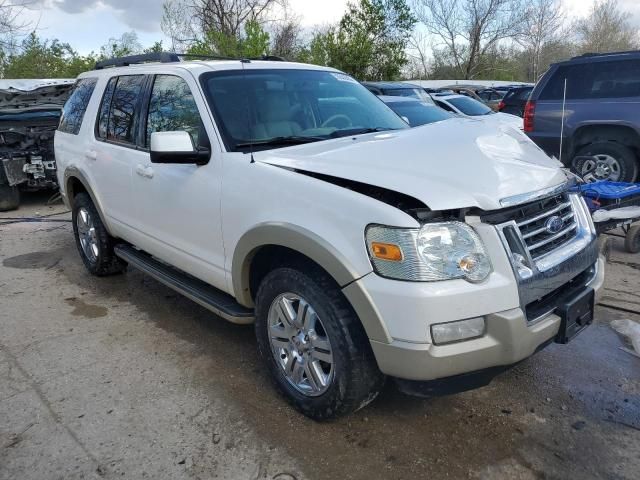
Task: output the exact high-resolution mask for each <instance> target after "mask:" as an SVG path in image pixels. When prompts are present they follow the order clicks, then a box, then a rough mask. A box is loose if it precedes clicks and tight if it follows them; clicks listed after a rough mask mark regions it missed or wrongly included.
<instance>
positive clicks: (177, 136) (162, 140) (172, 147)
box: [151, 131, 211, 165]
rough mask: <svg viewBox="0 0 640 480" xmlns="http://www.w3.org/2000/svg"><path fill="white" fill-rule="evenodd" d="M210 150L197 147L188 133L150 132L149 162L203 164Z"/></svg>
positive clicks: (207, 158)
mask: <svg viewBox="0 0 640 480" xmlns="http://www.w3.org/2000/svg"><path fill="white" fill-rule="evenodd" d="M210 157H211V151H210V150H209V149H206V148H201V147H200V148H197V147H195V146H194V145H193V140H192V139H191V135H189V133H187V132H184V131H180V132H153V133H152V134H151V163H178V164H195V165H205V164H206V163H208V162H209V158H210Z"/></svg>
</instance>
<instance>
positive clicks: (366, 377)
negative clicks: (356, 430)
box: [255, 265, 385, 420]
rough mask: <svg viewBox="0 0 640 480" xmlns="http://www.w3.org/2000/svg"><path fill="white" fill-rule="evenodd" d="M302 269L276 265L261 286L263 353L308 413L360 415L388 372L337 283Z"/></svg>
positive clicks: (282, 386) (285, 391) (285, 390)
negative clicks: (306, 327) (358, 412)
mask: <svg viewBox="0 0 640 480" xmlns="http://www.w3.org/2000/svg"><path fill="white" fill-rule="evenodd" d="M297 268H299V267H297ZM297 268H290V267H281V268H277V269H275V270H273V271H271V272H270V273H269V274H267V276H266V277H265V278H264V280H263V281H262V283H261V284H260V287H259V289H258V293H257V295H256V324H255V329H256V336H257V339H258V348H259V351H260V354H261V356H262V358H263V361H264V362H265V364H266V365H267V366H268V369H269V372H270V374H271V378H272V379H273V381H274V383H275V385H276V387H277V389H278V390H279V392H280V393H281V394H282V395H283V396H284V397H285V398H286V399H287V400H288V401H289V403H291V404H292V405H293V406H294V407H295V408H296V409H297V410H298V411H300V412H301V413H303V414H304V415H306V416H308V417H310V418H312V419H314V420H327V419H331V418H336V417H339V416H342V415H346V414H348V413H352V412H355V411H357V410H359V409H361V408H363V407H365V406H366V405H367V404H369V403H370V402H372V401H373V400H374V399H375V398H376V396H377V395H378V393H379V392H380V389H381V388H382V386H383V385H384V380H385V377H384V375H383V374H382V373H381V372H380V370H379V369H378V366H377V364H376V361H375V358H374V356H373V352H372V351H371V347H370V344H369V339H368V338H367V336H366V334H365V332H364V329H363V327H362V325H361V323H360V321H359V319H358V317H357V316H356V314H355V312H354V311H353V309H352V308H351V305H350V304H349V303H348V302H347V300H346V298H345V297H344V295H343V294H342V292H341V291H340V288H339V287H338V285H336V283H335V282H334V281H333V279H331V278H330V277H329V276H328V275H327V274H326V273H325V272H323V271H322V270H320V269H319V268H317V267H315V266H313V265H309V267H308V268H307V266H303V267H302V268H301V269H300V270H299V269H297ZM283 306H284V308H285V310H282V308H283ZM287 307H290V309H289V310H286V309H287ZM305 324H310V325H311V327H310V328H309V329H305V327H304V325H305ZM314 366H315V368H314ZM296 372H299V374H298V375H296ZM298 380H299V381H298Z"/></svg>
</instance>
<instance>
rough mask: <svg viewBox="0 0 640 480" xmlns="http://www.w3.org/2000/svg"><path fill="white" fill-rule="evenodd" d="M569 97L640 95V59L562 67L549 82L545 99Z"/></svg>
mask: <svg viewBox="0 0 640 480" xmlns="http://www.w3.org/2000/svg"><path fill="white" fill-rule="evenodd" d="M565 79H566V80H567V100H577V99H588V98H624V97H637V96H640V61H638V60H619V61H615V62H591V63H582V64H575V65H565V66H562V67H559V68H558V69H557V70H556V72H555V74H554V75H553V77H552V78H551V79H550V80H549V82H548V83H547V86H546V87H545V88H544V90H543V92H542V94H541V95H540V99H541V100H562V97H563V94H564V81H565Z"/></svg>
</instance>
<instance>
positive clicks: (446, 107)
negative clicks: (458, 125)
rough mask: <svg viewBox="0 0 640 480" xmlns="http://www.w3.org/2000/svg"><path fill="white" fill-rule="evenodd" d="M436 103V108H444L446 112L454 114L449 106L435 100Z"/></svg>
mask: <svg viewBox="0 0 640 480" xmlns="http://www.w3.org/2000/svg"><path fill="white" fill-rule="evenodd" d="M436 103H437V104H438V106H439V107H440V108H444V109H445V110H446V111H447V112H454V113H455V110H454V109H453V108H451V107H450V106H449V105H447V104H446V103H444V102H441V101H439V100H436Z"/></svg>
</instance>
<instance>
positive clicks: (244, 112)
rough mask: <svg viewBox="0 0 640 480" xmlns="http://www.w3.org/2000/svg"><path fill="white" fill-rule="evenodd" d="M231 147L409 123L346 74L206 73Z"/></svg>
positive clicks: (276, 143) (282, 143)
mask: <svg viewBox="0 0 640 480" xmlns="http://www.w3.org/2000/svg"><path fill="white" fill-rule="evenodd" d="M201 82H202V86H203V88H204V91H205V94H206V96H207V100H208V102H209V103H210V105H211V107H212V110H213V111H214V114H215V117H216V121H217V124H218V127H219V128H220V130H221V133H222V135H223V137H224V141H225V145H226V146H227V149H229V150H232V151H248V150H249V149H260V148H262V149H265V148H276V147H284V146H289V145H295V144H297V143H308V142H312V141H321V140H327V139H330V138H337V137H341V136H347V135H358V134H362V133H369V132H375V131H384V130H397V129H402V128H407V125H406V124H405V123H404V122H403V121H402V119H400V118H399V117H398V116H397V115H396V114H395V113H393V111H392V110H391V109H389V108H388V107H387V106H386V105H385V104H384V103H382V102H381V101H380V100H378V99H377V98H376V96H375V95H373V94H372V93H371V92H369V90H367V89H366V88H365V87H363V86H362V85H360V84H359V83H358V82H357V81H355V80H354V79H353V78H351V77H349V76H348V75H345V74H343V73H336V72H326V71H320V70H286V69H273V70H263V69H260V70H244V71H243V70H233V71H224V72H211V73H205V74H203V75H202V77H201Z"/></svg>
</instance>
